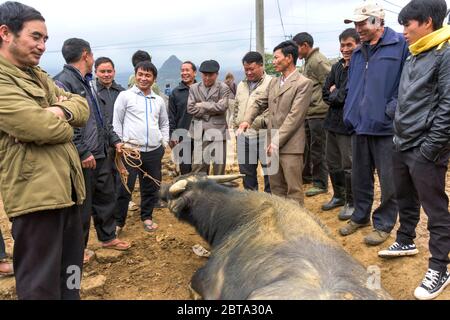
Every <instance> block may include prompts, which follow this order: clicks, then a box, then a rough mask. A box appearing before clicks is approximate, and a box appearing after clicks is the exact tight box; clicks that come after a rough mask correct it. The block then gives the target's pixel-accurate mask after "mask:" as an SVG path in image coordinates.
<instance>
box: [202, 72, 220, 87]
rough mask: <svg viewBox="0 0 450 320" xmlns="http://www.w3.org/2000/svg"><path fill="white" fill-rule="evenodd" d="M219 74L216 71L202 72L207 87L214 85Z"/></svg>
mask: <svg viewBox="0 0 450 320" xmlns="http://www.w3.org/2000/svg"><path fill="white" fill-rule="evenodd" d="M218 76H219V74H218V73H217V72H216V73H202V81H203V84H204V85H205V87H207V88H210V87H212V86H213V85H214V84H215V83H216V81H217V77H218Z"/></svg>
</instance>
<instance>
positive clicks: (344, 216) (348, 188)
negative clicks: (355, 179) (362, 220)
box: [339, 172, 355, 221]
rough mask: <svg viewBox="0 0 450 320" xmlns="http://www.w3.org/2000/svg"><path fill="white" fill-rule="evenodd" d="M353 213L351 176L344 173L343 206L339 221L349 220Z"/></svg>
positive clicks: (349, 173)
mask: <svg viewBox="0 0 450 320" xmlns="http://www.w3.org/2000/svg"><path fill="white" fill-rule="evenodd" d="M353 212H355V208H354V206H353V193H352V174H351V172H345V206H344V208H342V210H341V212H340V213H339V220H341V221H347V220H350V218H351V217H352V215H353Z"/></svg>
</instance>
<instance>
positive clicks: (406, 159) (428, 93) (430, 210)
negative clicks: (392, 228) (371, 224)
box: [379, 0, 450, 300]
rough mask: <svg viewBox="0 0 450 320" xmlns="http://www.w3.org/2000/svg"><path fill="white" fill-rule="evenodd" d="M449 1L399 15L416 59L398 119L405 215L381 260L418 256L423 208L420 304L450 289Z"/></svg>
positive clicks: (432, 0)
mask: <svg viewBox="0 0 450 320" xmlns="http://www.w3.org/2000/svg"><path fill="white" fill-rule="evenodd" d="M446 11H447V5H446V2H445V0H413V1H411V2H410V3H409V4H408V5H407V6H406V7H405V8H403V10H402V11H401V12H400V15H399V23H400V24H401V25H403V26H404V32H403V33H404V35H405V38H406V40H407V41H408V43H409V44H410V47H409V50H410V52H411V56H410V57H409V58H408V59H407V61H406V64H405V66H404V69H403V73H402V77H401V81H400V89H399V95H398V96H399V101H398V108H397V112H396V115H395V122H394V129H395V137H394V145H395V152H394V155H393V163H394V177H393V178H394V182H395V188H396V192H397V199H398V206H399V210H400V228H399V230H398V232H397V240H396V242H395V243H394V244H393V245H392V246H391V247H389V248H388V249H387V250H383V251H380V252H379V256H380V257H385V258H390V257H402V256H412V255H416V254H417V253H418V250H417V248H416V245H415V244H414V239H415V238H416V227H417V224H418V223H419V220H420V207H421V206H422V207H423V209H424V211H425V213H426V215H427V216H428V230H429V232H430V242H429V248H430V253H431V258H430V260H429V265H428V271H427V273H426V275H425V277H424V279H423V281H422V283H421V285H420V286H419V287H418V288H417V289H416V290H415V292H414V295H415V297H416V298H417V299H420V300H429V299H434V298H435V297H437V296H438V295H439V294H440V293H441V292H442V291H443V290H444V289H445V287H446V286H447V285H449V284H450V274H449V272H448V269H447V266H448V264H449V262H450V259H449V253H450V213H449V210H448V203H449V200H448V196H447V194H446V192H445V187H446V181H445V180H446V175H447V168H448V162H449V158H450V144H449V143H450V135H449V132H450V90H449V88H450V26H445V27H443V22H444V19H445V14H446Z"/></svg>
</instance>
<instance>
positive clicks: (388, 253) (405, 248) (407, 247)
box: [378, 242, 419, 258]
mask: <svg viewBox="0 0 450 320" xmlns="http://www.w3.org/2000/svg"><path fill="white" fill-rule="evenodd" d="M418 253H419V250H417V247H416V245H415V244H414V243H413V244H401V243H398V242H396V243H394V244H393V245H392V246H390V247H389V248H388V249H387V250H382V251H380V252H378V256H379V257H380V258H395V257H406V256H415V255H416V254H418Z"/></svg>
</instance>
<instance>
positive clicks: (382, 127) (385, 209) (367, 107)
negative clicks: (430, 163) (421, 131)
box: [340, 2, 408, 246]
mask: <svg viewBox="0 0 450 320" xmlns="http://www.w3.org/2000/svg"><path fill="white" fill-rule="evenodd" d="M384 17H385V12H384V9H383V8H382V7H381V6H380V5H379V4H377V3H374V2H364V3H363V4H362V5H360V6H358V7H357V8H356V9H355V11H354V14H353V16H351V17H349V18H347V19H345V21H344V22H345V23H352V22H353V23H354V24H355V28H356V31H357V32H358V34H359V35H360V37H361V43H362V44H361V47H359V48H357V49H356V50H355V51H354V52H353V55H352V59H351V61H350V69H349V79H348V84H347V89H348V96H347V100H346V103H345V107H344V123H345V124H346V126H347V127H348V129H349V130H350V131H351V132H352V133H353V136H352V148H353V168H352V172H353V175H352V186H353V196H354V206H355V212H354V214H353V216H352V218H351V220H350V221H349V223H348V225H346V226H345V227H343V228H342V229H340V233H341V235H342V236H348V235H350V234H353V233H355V232H356V231H357V230H358V229H360V228H362V227H366V226H370V225H371V223H370V222H371V212H372V205H373V200H374V199H373V194H374V193H373V192H374V172H375V169H376V171H377V173H378V177H379V181H380V186H381V194H382V196H381V204H380V206H379V207H378V208H377V209H376V210H375V211H374V212H373V216H372V222H373V231H372V232H371V233H369V235H367V237H365V239H364V241H365V243H366V244H368V245H372V246H376V245H379V244H381V243H383V242H384V241H386V240H387V239H388V238H389V235H390V233H391V231H392V229H393V228H394V226H395V223H396V222H397V216H398V207H397V201H396V197H395V188H394V182H393V180H392V177H393V161H392V153H393V137H394V128H393V123H394V121H393V120H394V116H395V111H396V108H397V104H398V88H399V83H400V76H401V73H402V70H403V65H404V62H405V60H406V58H407V57H408V45H407V43H406V41H405V38H404V37H403V35H402V34H399V33H396V32H395V31H393V30H392V29H390V28H388V27H385V25H384Z"/></svg>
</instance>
